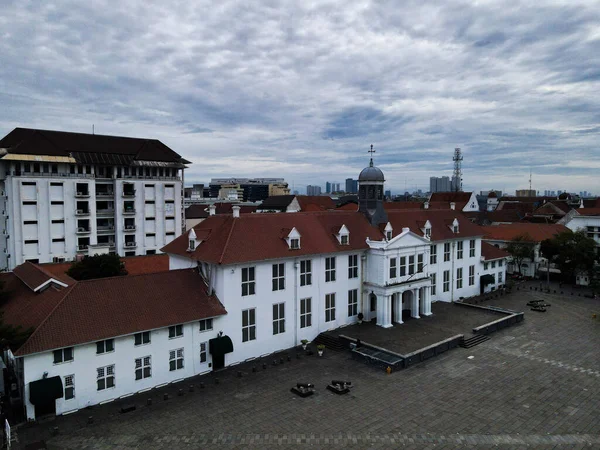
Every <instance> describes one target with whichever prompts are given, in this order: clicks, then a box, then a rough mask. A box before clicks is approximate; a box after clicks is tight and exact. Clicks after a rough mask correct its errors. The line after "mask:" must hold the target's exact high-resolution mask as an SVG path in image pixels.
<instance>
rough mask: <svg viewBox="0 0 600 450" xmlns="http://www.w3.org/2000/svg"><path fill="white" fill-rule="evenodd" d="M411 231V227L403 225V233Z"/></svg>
mask: <svg viewBox="0 0 600 450" xmlns="http://www.w3.org/2000/svg"><path fill="white" fill-rule="evenodd" d="M409 231H410V228H408V227H403V228H402V232H403V233H408V232H409Z"/></svg>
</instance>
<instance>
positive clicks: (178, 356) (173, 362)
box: [169, 348, 183, 372]
mask: <svg viewBox="0 0 600 450" xmlns="http://www.w3.org/2000/svg"><path fill="white" fill-rule="evenodd" d="M179 369H183V349H182V348H178V349H177V350H170V351H169V371H170V372H172V371H174V370H179Z"/></svg>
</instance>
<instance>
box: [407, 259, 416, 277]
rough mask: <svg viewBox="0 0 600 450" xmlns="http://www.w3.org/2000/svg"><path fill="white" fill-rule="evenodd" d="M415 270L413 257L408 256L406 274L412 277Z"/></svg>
mask: <svg viewBox="0 0 600 450" xmlns="http://www.w3.org/2000/svg"><path fill="white" fill-rule="evenodd" d="M415 269H416V265H415V255H408V274H409V275H414V274H415Z"/></svg>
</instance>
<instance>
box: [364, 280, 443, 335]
mask: <svg viewBox="0 0 600 450" xmlns="http://www.w3.org/2000/svg"><path fill="white" fill-rule="evenodd" d="M429 289H430V287H429V286H423V285H422V284H421V286H418V285H417V287H415V286H414V285H413V287H411V288H410V289H406V287H405V288H404V289H403V290H400V289H398V288H396V289H394V290H395V292H394V291H392V292H389V291H390V290H391V289H390V290H388V289H373V290H372V291H370V292H369V293H368V297H367V298H368V299H369V301H368V304H369V310H370V311H368V314H369V315H368V317H369V319H374V318H375V317H376V318H377V325H379V326H381V327H384V328H389V327H391V326H392V325H393V324H402V323H404V320H406V319H408V318H414V319H419V318H420V317H421V315H425V316H428V315H430V314H431V296H430V295H429ZM374 307H376V311H373V310H372V308H374ZM365 316H367V314H365Z"/></svg>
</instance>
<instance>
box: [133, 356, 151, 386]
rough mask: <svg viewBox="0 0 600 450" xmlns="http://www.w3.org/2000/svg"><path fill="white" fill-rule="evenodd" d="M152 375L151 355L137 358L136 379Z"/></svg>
mask: <svg viewBox="0 0 600 450" xmlns="http://www.w3.org/2000/svg"><path fill="white" fill-rule="evenodd" d="M151 376H152V364H151V359H150V357H149V356H144V357H143V358H136V359H135V379H136V380H141V379H144V378H150V377H151Z"/></svg>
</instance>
